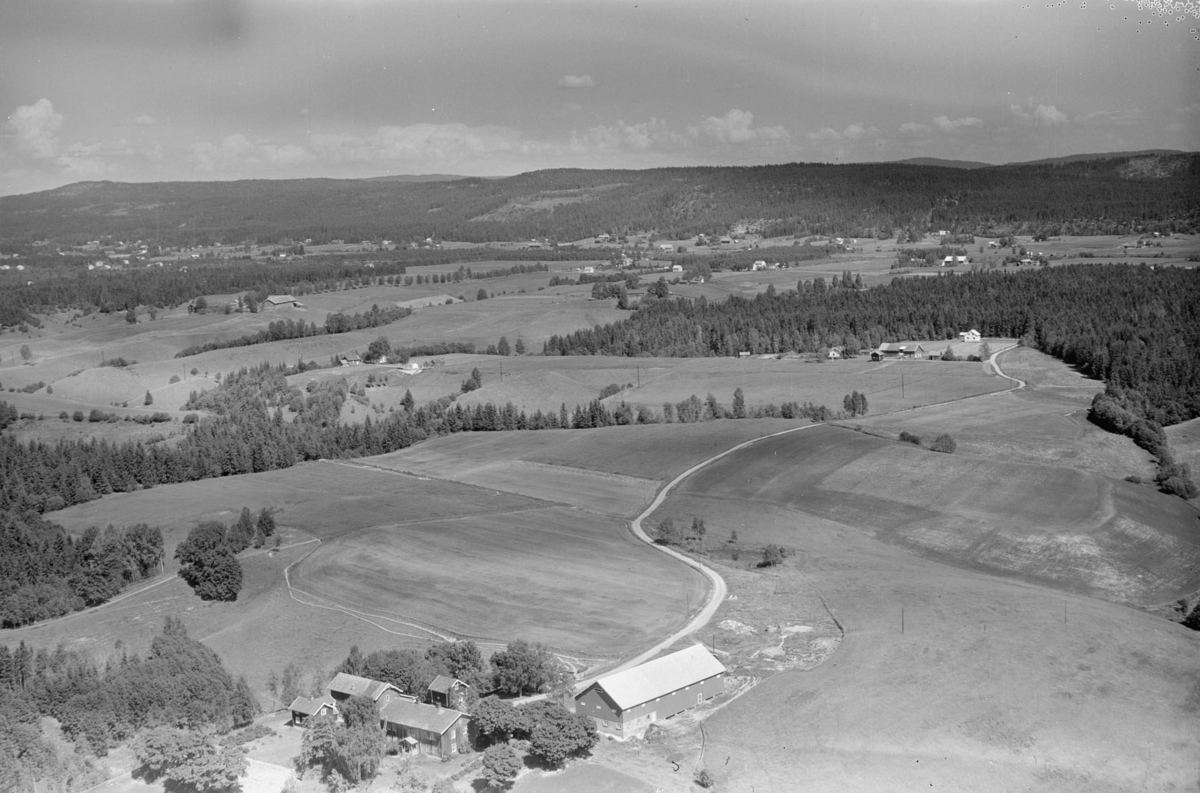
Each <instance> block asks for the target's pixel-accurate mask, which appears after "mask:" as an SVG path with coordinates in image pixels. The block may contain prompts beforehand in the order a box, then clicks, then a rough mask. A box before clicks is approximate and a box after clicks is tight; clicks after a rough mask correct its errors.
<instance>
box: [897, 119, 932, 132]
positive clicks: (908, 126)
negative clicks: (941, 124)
mask: <svg viewBox="0 0 1200 793" xmlns="http://www.w3.org/2000/svg"><path fill="white" fill-rule="evenodd" d="M900 134H901V135H928V134H929V127H927V126H925V125H924V124H918V123H916V122H915V121H909V122H907V123H904V124H901V125H900Z"/></svg>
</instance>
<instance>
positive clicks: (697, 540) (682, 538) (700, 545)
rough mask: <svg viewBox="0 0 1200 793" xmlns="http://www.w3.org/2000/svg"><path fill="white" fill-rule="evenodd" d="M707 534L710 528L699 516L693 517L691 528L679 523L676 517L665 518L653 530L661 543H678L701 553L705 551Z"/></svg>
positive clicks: (655, 537) (655, 538) (657, 541)
mask: <svg viewBox="0 0 1200 793" xmlns="http://www.w3.org/2000/svg"><path fill="white" fill-rule="evenodd" d="M707 535H708V529H707V527H705V525H704V520H703V519H701V518H697V517H693V518H692V525H691V527H690V528H685V527H684V526H681V525H677V524H676V523H675V519H674V518H670V517H668V518H663V519H662V520H661V521H659V522H658V525H656V526H655V527H654V529H653V530H652V531H651V536H652V538H653V539H654V542H656V543H658V544H659V545H678V546H679V547H681V548H686V549H687V550H689V551H698V552H700V553H703V552H704V538H705V537H706V536H707Z"/></svg>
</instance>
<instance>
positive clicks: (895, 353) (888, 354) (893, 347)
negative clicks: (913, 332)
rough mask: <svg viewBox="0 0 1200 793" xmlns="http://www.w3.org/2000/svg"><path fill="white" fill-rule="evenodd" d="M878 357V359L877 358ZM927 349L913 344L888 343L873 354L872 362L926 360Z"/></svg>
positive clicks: (881, 345) (880, 346)
mask: <svg viewBox="0 0 1200 793" xmlns="http://www.w3.org/2000/svg"><path fill="white" fill-rule="evenodd" d="M876 355H878V357H876ZM925 357H926V355H925V348H924V347H922V346H921V345H920V344H914V343H913V342H906V343H903V344H901V343H900V342H887V343H885V344H880V345H879V347H878V349H876V350H875V352H873V353H871V360H872V361H878V360H881V359H884V358H925Z"/></svg>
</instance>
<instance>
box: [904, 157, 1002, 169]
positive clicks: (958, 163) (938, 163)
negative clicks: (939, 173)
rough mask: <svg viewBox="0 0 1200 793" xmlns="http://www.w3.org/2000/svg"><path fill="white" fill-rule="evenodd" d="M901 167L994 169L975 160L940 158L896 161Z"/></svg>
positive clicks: (989, 164)
mask: <svg viewBox="0 0 1200 793" xmlns="http://www.w3.org/2000/svg"><path fill="white" fill-rule="evenodd" d="M896 162H897V163H898V164H900V165H931V166H934V167H937V168H967V169H972V168H994V167H995V166H994V165H993V164H992V163H990V162H976V161H974V160H943V159H941V158H940V157H912V158H910V159H907V160H896Z"/></svg>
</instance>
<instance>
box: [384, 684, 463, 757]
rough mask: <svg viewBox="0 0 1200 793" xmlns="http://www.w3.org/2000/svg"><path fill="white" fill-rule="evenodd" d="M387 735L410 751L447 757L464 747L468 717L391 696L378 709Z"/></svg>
mask: <svg viewBox="0 0 1200 793" xmlns="http://www.w3.org/2000/svg"><path fill="white" fill-rule="evenodd" d="M379 720H380V721H381V722H382V723H383V728H384V730H386V732H387V735H388V737H389V738H391V739H393V740H395V741H397V742H398V743H400V744H401V745H402V746H405V747H407V748H408V749H409V750H410V751H417V752H422V753H424V754H431V755H434V756H435V757H444V758H449V757H450V756H451V755H454V754H456V753H457V752H458V751H460V747H461V748H462V749H463V750H465V749H466V748H467V727H468V725H469V724H470V720H471V717H470V716H468V715H467V714H466V713H463V712H462V711H459V710H455V709H454V708H443V707H441V706H440V705H425V704H423V703H420V702H417V701H416V700H414V699H411V698H409V697H402V698H398V699H393V700H392V701H391V702H389V703H388V704H386V705H384V706H383V707H381V708H380V709H379Z"/></svg>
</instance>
